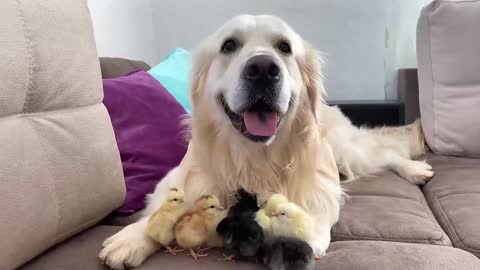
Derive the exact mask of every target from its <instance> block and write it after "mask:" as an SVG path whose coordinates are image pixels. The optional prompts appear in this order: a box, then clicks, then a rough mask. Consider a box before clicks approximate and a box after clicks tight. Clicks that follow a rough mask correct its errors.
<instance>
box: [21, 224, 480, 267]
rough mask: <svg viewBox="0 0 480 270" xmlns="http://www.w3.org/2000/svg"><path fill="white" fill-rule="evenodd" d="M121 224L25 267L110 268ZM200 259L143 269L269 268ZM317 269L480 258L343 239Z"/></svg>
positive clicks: (159, 262) (152, 261) (153, 261)
mask: <svg viewBox="0 0 480 270" xmlns="http://www.w3.org/2000/svg"><path fill="white" fill-rule="evenodd" d="M120 229H121V227H116V226H96V227H95V228H93V229H90V230H88V231H86V232H84V233H82V234H80V235H78V236H75V237H74V238H72V239H69V240H67V241H65V242H64V243H62V244H60V245H58V246H56V247H55V248H53V249H51V250H50V251H49V252H48V253H46V254H45V255H43V256H41V257H39V258H36V259H34V260H32V261H31V262H29V263H28V264H26V265H24V266H23V267H21V268H20V270H45V269H48V270H65V269H72V270H73V269H75V270H76V269H78V270H80V269H88V270H105V269H106V267H105V266H103V265H102V264H101V263H100V261H99V260H98V259H97V255H98V252H99V251H100V249H101V245H102V241H103V240H104V239H105V238H107V237H109V236H110V235H112V234H114V233H115V232H117V231H119V230H120ZM208 253H209V254H210V255H209V256H208V257H205V258H201V259H200V260H198V261H195V260H193V259H192V258H191V257H188V256H186V255H185V254H186V253H180V254H178V255H177V256H172V255H170V254H167V253H165V252H163V251H159V252H157V253H155V254H154V255H153V256H152V257H150V258H148V259H147V260H146V261H145V262H144V263H143V264H142V265H141V266H139V267H138V268H135V269H138V270H158V269H182V270H189V269H195V270H222V269H230V270H257V269H258V270H264V269H267V268H265V267H264V266H262V265H260V264H256V263H255V262H246V261H239V262H236V263H228V262H221V261H218V260H217V259H219V258H222V257H223V256H222V252H221V251H218V250H210V251H209V252H208ZM315 269H318V270H339V269H342V270H385V269H392V270H393V269H395V270H396V269H398V270H476V269H480V260H478V259H477V258H476V257H475V256H474V255H472V254H470V253H468V252H466V251H463V250H460V249H457V248H453V247H445V246H434V245H421V244H409V243H396V242H384V241H340V242H335V243H332V244H331V245H330V248H329V249H328V251H327V255H326V256H324V257H322V258H321V259H320V260H319V261H317V264H316V267H315Z"/></svg>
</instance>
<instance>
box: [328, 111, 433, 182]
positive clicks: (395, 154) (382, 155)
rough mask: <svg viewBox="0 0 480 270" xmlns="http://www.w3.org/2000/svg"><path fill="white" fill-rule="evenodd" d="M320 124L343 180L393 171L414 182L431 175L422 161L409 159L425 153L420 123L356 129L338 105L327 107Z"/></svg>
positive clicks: (430, 169)
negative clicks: (325, 128) (325, 133)
mask: <svg viewBox="0 0 480 270" xmlns="http://www.w3.org/2000/svg"><path fill="white" fill-rule="evenodd" d="M325 110H326V111H325V113H324V114H322V115H323V116H324V119H323V124H324V125H326V126H327V127H328V128H327V139H328V141H329V143H330V145H331V146H332V149H333V152H334V156H335V160H336V163H337V166H338V169H339V171H340V173H341V174H342V175H343V176H344V178H345V179H344V180H345V182H348V181H353V180H355V179H358V178H359V177H361V176H366V175H371V174H375V173H379V172H382V171H386V170H393V171H395V172H396V173H397V174H399V175H400V176H401V177H403V178H405V179H406V180H408V181H409V182H411V183H413V184H417V185H418V184H424V183H425V182H426V181H428V179H430V178H431V177H433V175H434V173H433V171H432V167H431V166H430V165H429V164H427V163H426V162H425V161H416V160H411V159H412V158H415V157H417V156H419V155H421V154H423V152H424V142H423V134H422V133H421V126H419V125H420V122H415V123H414V124H412V125H409V126H402V127H382V128H374V129H369V128H358V127H355V126H354V125H352V123H351V122H350V120H349V119H348V118H347V117H345V116H344V115H343V113H342V112H341V111H340V109H339V108H337V107H326V108H325Z"/></svg>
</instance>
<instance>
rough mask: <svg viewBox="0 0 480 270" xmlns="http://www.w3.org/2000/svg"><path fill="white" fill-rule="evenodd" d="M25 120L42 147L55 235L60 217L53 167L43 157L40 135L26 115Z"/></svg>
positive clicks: (43, 155) (43, 148) (42, 147)
mask: <svg viewBox="0 0 480 270" xmlns="http://www.w3.org/2000/svg"><path fill="white" fill-rule="evenodd" d="M25 120H26V121H27V123H28V124H29V126H30V127H31V128H32V131H33V133H34V134H35V136H36V138H37V140H38V144H39V145H40V148H41V149H42V159H43V160H45V161H46V163H47V168H48V172H49V174H50V178H49V180H50V181H49V189H50V191H51V192H52V196H53V200H54V203H55V215H56V217H55V218H56V221H55V229H54V232H55V235H57V233H58V227H59V219H60V207H59V202H58V195H57V190H56V188H55V183H54V181H53V180H54V178H55V175H54V174H53V169H52V166H51V163H50V161H49V160H47V159H46V158H44V157H45V147H44V145H43V143H42V140H41V138H40V136H39V135H38V132H37V130H36V129H35V127H34V125H33V124H32V123H31V119H29V118H28V117H25Z"/></svg>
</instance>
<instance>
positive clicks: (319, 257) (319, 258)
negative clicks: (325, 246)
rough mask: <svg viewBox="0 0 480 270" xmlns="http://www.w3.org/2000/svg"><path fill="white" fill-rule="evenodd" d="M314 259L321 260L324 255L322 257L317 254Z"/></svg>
mask: <svg viewBox="0 0 480 270" xmlns="http://www.w3.org/2000/svg"><path fill="white" fill-rule="evenodd" d="M314 259H315V261H319V260H321V259H322V257H321V256H315V258H314Z"/></svg>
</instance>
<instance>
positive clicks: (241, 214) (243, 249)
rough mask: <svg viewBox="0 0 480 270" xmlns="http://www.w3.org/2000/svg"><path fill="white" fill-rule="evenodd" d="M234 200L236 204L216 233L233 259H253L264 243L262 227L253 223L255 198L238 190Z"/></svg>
mask: <svg viewBox="0 0 480 270" xmlns="http://www.w3.org/2000/svg"><path fill="white" fill-rule="evenodd" d="M236 198H237V203H236V204H235V205H234V206H232V207H231V208H230V209H229V211H228V216H227V217H226V218H224V219H223V220H222V221H221V222H220V223H219V224H218V226H217V233H218V234H219V235H220V236H221V237H222V238H223V240H224V243H225V247H226V248H227V249H228V250H229V251H231V252H232V253H233V256H234V257H236V258H242V257H254V256H256V255H257V253H258V251H259V250H260V248H261V247H262V246H263V243H264V234H263V230H262V227H260V225H258V223H257V222H256V221H255V213H256V212H257V211H258V210H259V207H258V202H257V197H256V195H253V194H250V193H248V192H246V191H245V190H244V189H240V190H239V191H238V192H237V195H236ZM230 257H232V256H230Z"/></svg>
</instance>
